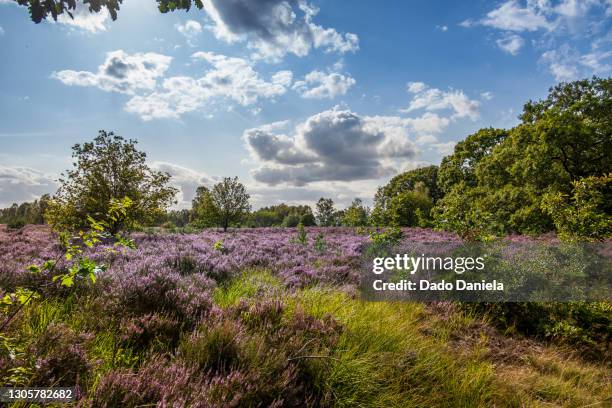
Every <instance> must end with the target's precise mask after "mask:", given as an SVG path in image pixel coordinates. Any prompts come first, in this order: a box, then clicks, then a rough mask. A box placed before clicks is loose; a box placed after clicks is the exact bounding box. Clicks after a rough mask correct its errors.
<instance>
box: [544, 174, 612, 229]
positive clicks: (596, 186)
mask: <svg viewBox="0 0 612 408" xmlns="http://www.w3.org/2000/svg"><path fill="white" fill-rule="evenodd" d="M572 186H573V194H572V195H571V196H568V195H566V194H563V193H560V192H556V193H552V192H551V193H547V194H545V195H544V197H543V199H542V207H543V209H544V211H546V212H547V213H548V214H549V215H550V216H551V218H552V219H553V222H554V224H555V227H556V228H557V231H558V232H559V234H560V235H561V236H562V237H563V238H568V239H576V238H586V239H588V240H600V239H605V238H609V237H610V236H612V211H611V210H612V208H611V207H612V174H608V175H605V176H602V177H594V176H591V177H585V178H582V179H580V180H578V181H574V182H572Z"/></svg>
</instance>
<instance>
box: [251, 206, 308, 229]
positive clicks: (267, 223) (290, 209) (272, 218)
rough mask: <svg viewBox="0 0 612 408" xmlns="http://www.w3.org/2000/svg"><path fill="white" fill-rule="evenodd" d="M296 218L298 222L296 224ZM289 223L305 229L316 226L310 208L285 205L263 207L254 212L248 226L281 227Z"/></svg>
mask: <svg viewBox="0 0 612 408" xmlns="http://www.w3.org/2000/svg"><path fill="white" fill-rule="evenodd" d="M288 217H289V218H288ZM296 217H297V222H294V220H295V219H296ZM289 221H291V222H289ZM288 222H289V224H295V225H297V224H299V223H302V224H303V225H304V226H305V227H308V226H313V225H316V222H315V218H314V215H313V214H312V209H311V208H310V206H307V205H287V204H284V203H282V204H277V205H271V206H269V207H262V208H260V209H258V210H257V211H254V212H252V213H251V214H250V215H249V221H248V225H249V226H252V227H279V226H287V223H288ZM295 225H294V226H295Z"/></svg>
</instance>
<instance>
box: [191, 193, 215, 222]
mask: <svg viewBox="0 0 612 408" xmlns="http://www.w3.org/2000/svg"><path fill="white" fill-rule="evenodd" d="M219 218H220V214H219V208H218V207H217V205H216V204H215V202H214V200H213V196H212V192H211V190H209V189H208V187H204V186H200V187H198V188H197V189H196V195H195V197H194V199H193V200H192V201H191V220H190V222H191V224H193V225H194V226H195V227H198V228H210V227H214V226H217V225H219Z"/></svg>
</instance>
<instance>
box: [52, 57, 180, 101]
mask: <svg viewBox="0 0 612 408" xmlns="http://www.w3.org/2000/svg"><path fill="white" fill-rule="evenodd" d="M171 61H172V57H168V56H166V55H161V54H156V53H153V52H148V53H136V54H132V55H130V54H127V53H126V52H124V51H123V50H117V51H111V52H108V53H107V54H106V60H105V61H104V63H103V64H102V65H100V66H99V67H98V71H97V72H90V71H73V70H63V71H59V72H53V73H52V74H51V76H52V77H53V78H55V79H57V80H59V81H61V82H63V83H64V84H66V85H75V86H93V87H97V88H100V89H102V90H104V91H107V92H121V93H125V94H130V95H132V94H134V93H135V92H136V91H138V90H152V89H154V88H155V87H156V85H157V78H159V77H161V76H162V75H163V74H164V73H165V72H166V70H167V69H168V66H169V65H170V62H171Z"/></svg>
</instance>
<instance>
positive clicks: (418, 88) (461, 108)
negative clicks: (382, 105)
mask: <svg viewBox="0 0 612 408" xmlns="http://www.w3.org/2000/svg"><path fill="white" fill-rule="evenodd" d="M408 92H410V93H411V94H413V96H412V99H411V101H410V104H409V105H408V108H406V109H405V110H404V112H412V111H415V110H419V109H424V110H426V111H437V110H450V111H452V112H453V114H452V116H451V119H457V118H465V117H469V118H470V119H472V120H476V119H477V118H478V117H479V108H480V102H479V101H477V100H473V99H470V98H468V97H467V96H466V95H465V94H464V93H463V91H461V90H455V89H450V90H448V91H443V90H440V89H438V88H430V87H429V86H427V85H426V84H424V83H423V82H409V83H408Z"/></svg>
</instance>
